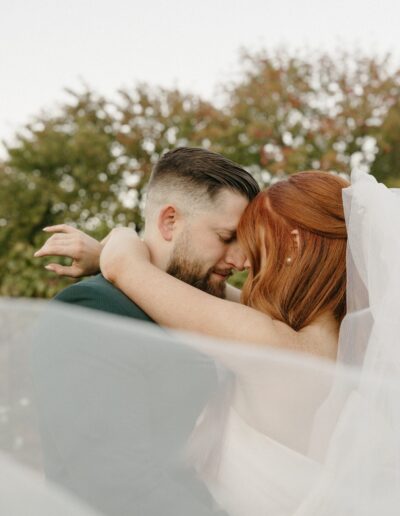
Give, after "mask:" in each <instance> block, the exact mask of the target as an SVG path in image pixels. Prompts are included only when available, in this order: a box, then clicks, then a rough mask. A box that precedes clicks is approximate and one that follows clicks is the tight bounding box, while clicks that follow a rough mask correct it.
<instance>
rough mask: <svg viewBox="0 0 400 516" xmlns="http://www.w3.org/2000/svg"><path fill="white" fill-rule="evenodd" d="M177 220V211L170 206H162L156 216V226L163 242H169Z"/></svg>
mask: <svg viewBox="0 0 400 516" xmlns="http://www.w3.org/2000/svg"><path fill="white" fill-rule="evenodd" d="M177 219H178V211H177V209H176V207H175V206H173V205H172V204H167V205H165V206H163V207H162V208H161V210H160V212H159V214H158V220H157V226H158V230H159V231H160V233H161V236H162V237H163V238H164V240H167V241H168V242H170V241H171V240H172V238H173V233H174V229H175V226H176V223H177Z"/></svg>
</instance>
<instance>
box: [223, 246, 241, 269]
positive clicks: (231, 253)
mask: <svg viewBox="0 0 400 516" xmlns="http://www.w3.org/2000/svg"><path fill="white" fill-rule="evenodd" d="M225 261H226V263H227V264H228V265H229V266H230V267H231V268H232V269H237V270H238V271H242V270H243V269H244V263H245V261H246V256H245V255H244V253H243V251H242V250H241V248H240V246H239V244H238V243H237V242H233V243H232V244H231V245H230V246H229V248H228V250H227V252H226V256H225Z"/></svg>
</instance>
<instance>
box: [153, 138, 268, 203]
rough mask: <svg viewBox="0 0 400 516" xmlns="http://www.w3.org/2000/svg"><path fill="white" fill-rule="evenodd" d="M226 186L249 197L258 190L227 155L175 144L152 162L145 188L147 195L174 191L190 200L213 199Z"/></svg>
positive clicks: (247, 173)
mask: <svg viewBox="0 0 400 516" xmlns="http://www.w3.org/2000/svg"><path fill="white" fill-rule="evenodd" d="M226 189H228V190H230V191H232V192H234V193H238V194H239V195H242V196H244V197H245V198H247V199H248V200H249V201H251V200H252V199H254V197H256V195H257V194H258V193H259V192H260V188H259V186H258V184H257V181H256V180H255V179H254V178H253V176H252V175H251V174H250V173H249V172H247V171H246V170H244V169H243V168H242V167H240V166H239V165H238V164H237V163H234V162H233V161H231V160H230V159H228V158H225V157H224V156H222V155H221V154H217V153H216V152H211V151H209V150H206V149H200V148H193V147H179V148H177V149H174V150H172V151H169V152H167V153H166V154H164V156H162V157H161V158H160V160H159V161H158V162H157V164H156V165H155V166H154V169H153V171H152V174H151V176H150V180H149V183H148V188H147V191H148V195H149V196H150V197H152V196H153V195H154V196H155V197H157V198H158V197H160V196H161V197H164V196H166V197H168V194H172V195H173V194H174V193H175V194H178V195H179V194H181V195H184V196H185V197H187V198H189V199H188V200H190V202H196V201H203V202H204V201H213V200H214V199H215V198H216V197H217V195H218V194H219V193H220V192H221V191H222V190H226ZM156 192H157V193H156Z"/></svg>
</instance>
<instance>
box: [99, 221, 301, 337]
mask: <svg viewBox="0 0 400 516" xmlns="http://www.w3.org/2000/svg"><path fill="white" fill-rule="evenodd" d="M100 266H101V270H102V273H103V274H104V276H105V277H106V278H107V279H108V280H109V281H111V282H112V283H114V284H115V285H116V286H117V287H118V288H119V289H121V290H122V291H123V292H124V293H125V294H126V295H127V296H128V297H130V298H131V299H132V300H134V301H135V302H136V303H138V304H139V305H140V306H141V308H142V309H143V310H144V311H145V312H146V313H147V314H148V315H150V317H152V318H153V319H154V320H155V321H157V322H158V323H159V324H161V325H163V326H168V327H172V328H179V329H184V330H189V331H195V332H199V333H203V334H206V335H213V336H216V337H221V338H225V339H230V340H239V341H243V342H251V343H254V344H260V345H265V344H269V345H277V346H280V345H282V344H285V342H284V341H285V340H286V341H287V340H288V337H289V335H288V334H287V332H292V333H295V332H293V330H291V329H290V328H289V327H287V326H286V325H284V324H283V323H281V322H279V321H273V320H272V319H271V318H270V317H269V316H267V315H265V314H263V313H261V312H259V311H257V310H254V309H252V308H249V307H247V306H244V305H241V304H238V303H234V302H231V301H227V300H223V299H219V298H217V297H214V296H211V295H209V294H207V293H205V292H202V291H200V290H199V289H196V288H194V287H192V286H190V285H187V284H186V283H184V282H183V281H180V280H178V279H176V278H174V277H172V276H170V275H169V274H167V273H165V272H164V271H161V270H160V269H158V268H157V267H155V266H154V265H152V264H151V263H150V260H149V251H148V249H147V247H146V246H145V244H144V243H143V242H141V241H140V239H139V238H138V236H137V235H136V233H134V232H133V231H131V230H123V229H122V230H117V231H115V230H114V231H113V232H112V233H111V235H110V237H109V238H108V240H107V243H106V245H105V246H104V249H103V251H102V254H101V257H100ZM285 333H286V334H285ZM291 337H292V338H293V336H291Z"/></svg>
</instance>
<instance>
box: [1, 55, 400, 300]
mask: <svg viewBox="0 0 400 516" xmlns="http://www.w3.org/2000/svg"><path fill="white" fill-rule="evenodd" d="M241 63H242V75H241V78H240V80H238V81H237V82H236V83H234V84H228V85H223V86H224V89H225V104H224V105H223V106H222V107H221V108H217V107H216V106H214V105H212V104H211V103H210V102H206V101H204V100H202V99H201V98H199V97H198V96H195V95H189V94H183V93H181V92H179V91H178V90H167V89H162V88H152V87H149V86H148V85H146V84H139V85H138V86H137V87H135V88H132V89H125V90H121V91H119V92H118V95H117V99H116V100H110V99H106V98H104V97H102V96H100V95H98V94H97V93H96V92H94V91H90V90H85V91H83V92H80V93H78V92H74V91H68V93H69V97H68V99H67V101H66V102H65V104H64V105H63V106H61V108H60V109H59V110H58V112H56V113H52V114H47V115H40V116H38V117H37V118H36V119H35V120H34V121H33V122H32V123H30V124H27V125H26V126H25V127H24V128H23V129H22V130H21V131H20V132H19V133H18V134H17V135H16V137H15V143H13V144H12V145H8V146H6V151H7V154H8V156H7V158H6V159H5V160H4V162H3V163H0V244H1V247H0V267H1V271H2V277H1V278H0V294H1V295H10V296H28V297H50V296H52V295H54V293H55V292H56V291H57V290H59V289H60V288H61V287H62V286H64V285H66V284H68V283H69V281H70V280H68V279H65V278H64V279H60V278H57V277H51V276H50V275H49V273H48V272H47V271H44V270H43V268H42V267H41V264H39V263H38V262H37V261H36V260H35V259H34V258H33V252H34V250H35V249H37V248H38V247H39V246H40V245H41V244H42V243H43V241H44V238H45V235H43V233H42V231H41V229H42V228H43V227H44V226H47V225H50V224H57V223H61V222H67V223H71V224H75V225H77V226H79V227H80V228H81V229H83V230H85V231H89V232H91V233H92V234H93V236H95V237H97V238H102V237H104V236H105V235H106V234H107V233H108V231H109V230H110V229H111V228H112V227H114V226H117V225H133V226H134V227H136V228H138V229H140V228H141V225H142V214H141V208H142V203H143V199H144V195H145V192H144V185H145V183H146V181H147V179H148V177H149V174H150V171H151V168H152V166H153V164H154V163H155V162H156V161H157V160H158V158H159V157H160V156H161V154H162V153H163V152H164V151H165V150H167V149H170V148H173V147H177V146H187V145H191V146H202V147H206V148H210V149H212V150H215V151H217V152H221V153H222V154H224V155H225V156H227V157H230V158H231V159H233V160H234V161H236V162H238V163H241V164H242V165H244V166H245V167H247V168H248V170H249V171H251V172H252V173H253V174H254V175H255V177H256V178H257V179H258V180H259V182H260V184H262V185H267V184H268V183H269V182H270V181H271V180H272V181H274V180H276V179H279V178H280V177H282V176H284V175H286V174H291V173H293V172H297V171H300V170H307V169H322V170H335V171H337V172H341V173H349V171H350V170H351V168H353V167H355V166H361V167H364V168H365V169H367V170H371V171H372V173H373V174H375V175H376V177H377V178H378V179H380V180H384V181H385V182H386V183H387V184H389V185H399V184H400V169H399V165H400V100H399V99H400V69H397V68H395V67H394V66H393V64H392V63H391V61H390V58H389V57H388V56H386V57H384V58H378V57H369V56H364V55H361V54H355V55H350V54H346V53H342V54H341V55H339V56H338V55H336V56H333V55H327V54H319V55H307V54H303V55H301V54H296V55H295V54H290V53H287V52H284V51H278V52H273V53H269V52H266V51H263V52H259V53H254V54H250V53H244V54H243V56H242V61H241ZM41 263H42V262H41Z"/></svg>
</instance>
